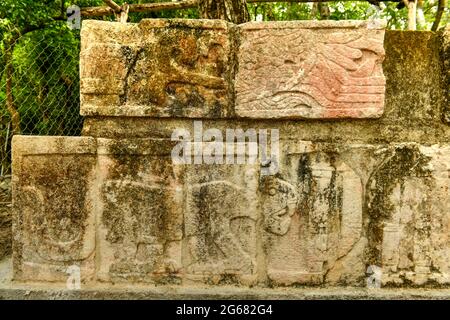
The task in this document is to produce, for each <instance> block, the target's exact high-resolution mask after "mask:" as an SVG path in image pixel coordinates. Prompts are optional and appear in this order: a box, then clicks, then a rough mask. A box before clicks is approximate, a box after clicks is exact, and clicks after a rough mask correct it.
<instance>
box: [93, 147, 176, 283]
mask: <svg viewBox="0 0 450 320" xmlns="http://www.w3.org/2000/svg"><path fill="white" fill-rule="evenodd" d="M173 146H174V142H171V141H170V140H151V139H133V140H127V139H124V140H108V139H98V147H99V150H98V162H99V169H100V171H99V177H98V178H99V181H100V185H101V187H100V189H99V190H98V191H99V198H100V199H98V200H100V202H101V203H102V210H101V213H100V214H99V217H98V221H99V229H98V239H99V243H98V251H99V260H98V263H99V266H98V274H97V277H98V279H99V280H100V281H112V282H124V281H126V282H157V283H179V282H180V271H181V267H182V265H181V248H182V247H181V240H182V238H183V209H182V208H183V202H182V201H183V188H182V187H183V186H182V184H181V181H180V177H179V174H178V173H177V168H174V167H173V165H172V162H171V159H170V152H171V149H172V148H173Z"/></svg>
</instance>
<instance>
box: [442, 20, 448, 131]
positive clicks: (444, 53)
mask: <svg viewBox="0 0 450 320" xmlns="http://www.w3.org/2000/svg"><path fill="white" fill-rule="evenodd" d="M440 38H441V57H442V71H443V74H442V76H443V79H442V82H443V90H444V116H443V118H444V120H445V121H446V122H448V123H450V26H448V25H447V27H446V28H445V29H443V30H442V31H441V37H440Z"/></svg>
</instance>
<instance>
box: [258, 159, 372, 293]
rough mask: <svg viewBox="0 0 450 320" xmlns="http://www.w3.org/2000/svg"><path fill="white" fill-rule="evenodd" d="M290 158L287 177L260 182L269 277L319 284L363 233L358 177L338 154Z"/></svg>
mask: <svg viewBox="0 0 450 320" xmlns="http://www.w3.org/2000/svg"><path fill="white" fill-rule="evenodd" d="M288 157H289V159H288V161H287V162H285V163H284V165H283V166H282V167H283V168H284V169H283V174H284V177H286V178H284V179H283V178H281V176H280V177H268V178H266V179H265V180H263V181H262V188H261V189H262V191H263V194H262V212H263V218H264V227H265V231H266V232H267V234H266V236H265V239H266V241H265V252H266V254H267V256H268V265H267V268H268V270H267V272H268V276H269V279H270V280H272V281H275V283H279V284H286V285H287V284H293V283H309V284H311V283H321V282H322V281H324V278H323V276H324V275H325V274H326V273H327V272H328V271H329V270H331V269H332V268H334V264H335V262H336V261H338V260H339V259H340V258H342V257H344V256H345V255H347V254H348V253H349V252H350V251H351V250H353V246H354V245H355V243H356V242H357V241H359V239H360V237H361V229H362V198H363V197H362V184H361V179H360V178H359V177H358V176H357V175H356V174H355V173H354V172H353V170H352V169H351V168H349V167H348V166H347V165H346V164H345V163H343V162H341V161H339V160H338V159H337V157H338V155H337V154H333V153H325V152H310V153H301V154H293V155H289V156H288ZM285 179H289V181H286V180H285ZM344 203H345V204H344ZM352 203H353V204H352ZM361 267H362V268H363V266H361Z"/></svg>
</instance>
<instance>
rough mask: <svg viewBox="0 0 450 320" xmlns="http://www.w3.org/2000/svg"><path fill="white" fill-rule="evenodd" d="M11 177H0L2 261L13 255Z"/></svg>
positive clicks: (0, 249) (0, 254)
mask: <svg viewBox="0 0 450 320" xmlns="http://www.w3.org/2000/svg"><path fill="white" fill-rule="evenodd" d="M11 222H12V219H11V177H9V176H8V177H6V176H5V177H0V260H1V259H2V258H3V257H5V256H8V255H10V254H11V252H12V250H11V244H12V234H11Z"/></svg>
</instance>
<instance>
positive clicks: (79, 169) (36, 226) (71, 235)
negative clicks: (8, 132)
mask: <svg viewBox="0 0 450 320" xmlns="http://www.w3.org/2000/svg"><path fill="white" fill-rule="evenodd" d="M95 168H96V143H95V140H94V139H92V138H87V137H83V138H75V137H27V136H14V139H13V210H14V220H13V234H14V253H13V258H14V276H15V279H16V280H27V281H50V282H52V281H64V282H65V281H66V279H67V278H68V274H67V270H68V268H69V267H71V266H74V265H75V266H78V267H79V268H80V273H81V278H82V280H90V279H92V277H93V276H94V272H95V268H94V258H95V252H94V251H95V217H96V205H97V201H96V199H94V198H93V196H94V195H95V192H94V191H93V190H94V188H95V176H96V171H95Z"/></svg>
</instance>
